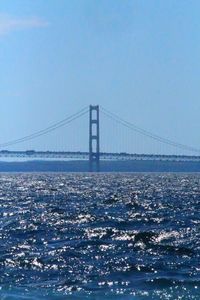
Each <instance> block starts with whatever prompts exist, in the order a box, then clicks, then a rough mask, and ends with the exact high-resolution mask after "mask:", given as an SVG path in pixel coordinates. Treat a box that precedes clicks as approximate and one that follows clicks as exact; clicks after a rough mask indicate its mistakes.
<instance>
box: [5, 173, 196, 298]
mask: <svg viewBox="0 0 200 300" xmlns="http://www.w3.org/2000/svg"><path fill="white" fill-rule="evenodd" d="M0 215H1V217H0V286H1V288H0V289H1V290H0V299H92V300H93V299H106V300H107V299H128V300H129V299H200V175H198V174H193V175H187V174H185V175H181V174H179V175H176V174H164V175H163V174H93V175H91V174H14V175H10V174H4V175H1V176H0Z"/></svg>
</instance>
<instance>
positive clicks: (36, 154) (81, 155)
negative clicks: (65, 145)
mask: <svg viewBox="0 0 200 300" xmlns="http://www.w3.org/2000/svg"><path fill="white" fill-rule="evenodd" d="M0 158H26V159H31V158H32V159H64V160H65V159H80V160H88V159H89V152H73V151H71V152H70V151H64V152H63V151H34V150H28V151H9V150H1V151H0ZM100 159H101V160H113V161H114V160H115V161H116V160H118V161H123V160H124V161H125V160H155V161H195V162H200V156H189V155H159V154H158V155H155V154H131V153H105V152H101V153H100Z"/></svg>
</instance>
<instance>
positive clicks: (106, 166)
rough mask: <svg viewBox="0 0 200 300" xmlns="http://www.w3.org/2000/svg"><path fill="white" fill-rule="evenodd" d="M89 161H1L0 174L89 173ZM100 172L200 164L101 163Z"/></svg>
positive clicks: (199, 166) (199, 168)
mask: <svg viewBox="0 0 200 300" xmlns="http://www.w3.org/2000/svg"><path fill="white" fill-rule="evenodd" d="M88 171H89V163H88V161H83V160H80V161H21V162H4V161H0V172H88ZM100 172H200V162H187V161H186V162H178V161H152V160H149V161H148V160H146V161H138V160H133V161H101V164H100Z"/></svg>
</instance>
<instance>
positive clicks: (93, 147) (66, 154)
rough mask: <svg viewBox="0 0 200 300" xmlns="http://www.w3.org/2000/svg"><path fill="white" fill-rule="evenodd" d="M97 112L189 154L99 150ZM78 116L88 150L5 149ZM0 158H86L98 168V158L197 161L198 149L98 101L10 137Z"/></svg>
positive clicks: (65, 123) (48, 131) (47, 131)
mask: <svg viewBox="0 0 200 300" xmlns="http://www.w3.org/2000/svg"><path fill="white" fill-rule="evenodd" d="M100 114H101V115H104V116H105V117H107V118H108V119H109V120H111V121H112V122H114V123H117V124H119V125H120V126H122V127H124V128H126V129H128V130H129V131H130V132H134V133H136V134H137V135H139V136H143V137H146V138H148V139H150V140H153V141H154V142H156V143H159V144H163V145H167V146H169V147H172V148H173V149H179V150H180V151H182V153H185V152H187V153H188V152H189V153H191V154H187V155H186V154H162V153H159V154H155V153H153V154H148V153H137V152H136V151H135V152H127V151H125V152H123V151H120V152H111V151H102V150H101V149H102V144H101V128H100V123H101V122H100ZM82 116H89V122H88V123H89V130H88V151H67V150H69V149H67V150H66V151H49V150H46V151H39V150H38V151H37V150H8V148H9V147H14V146H16V145H18V144H21V143H25V142H27V141H31V140H34V139H37V138H39V137H44V136H45V135H48V134H49V133H51V132H54V131H57V130H58V129H59V128H61V127H64V128H66V127H67V125H69V124H71V123H73V122H74V121H75V120H77V119H80V118H81V117H82ZM0 158H23V159H54V160H56V159H60V160H70V159H71V160H88V161H89V168H90V170H91V171H93V170H95V171H98V170H99V169H100V161H101V160H109V161H125V160H126V161H127V160H148V161H149V160H150V161H177V162H178V161H182V162H186V161H191V162H200V149H196V148H194V147H191V146H188V145H184V144H181V143H177V142H174V141H172V140H170V139H166V138H163V137H161V136H158V135H156V134H153V133H151V132H148V131H147V130H144V129H142V128H140V127H138V126H136V125H134V124H132V123H130V122H127V121H125V120H123V119H122V118H120V117H119V116H117V115H115V114H113V113H112V112H109V111H108V110H106V109H105V108H103V107H100V106H99V105H90V106H89V107H86V108H83V109H82V110H80V111H79V112H77V113H75V114H73V115H71V116H69V117H67V118H65V119H63V120H61V121H59V122H57V123H54V124H53V125H51V126H49V127H47V128H45V129H42V130H39V131H36V132H34V133H32V134H29V135H26V136H24V137H22V138H18V139H14V140H11V141H8V142H5V143H1V144H0Z"/></svg>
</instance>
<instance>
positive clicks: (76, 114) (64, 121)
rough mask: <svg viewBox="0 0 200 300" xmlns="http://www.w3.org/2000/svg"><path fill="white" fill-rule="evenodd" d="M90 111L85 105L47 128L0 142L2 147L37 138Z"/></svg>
mask: <svg viewBox="0 0 200 300" xmlns="http://www.w3.org/2000/svg"><path fill="white" fill-rule="evenodd" d="M88 111H89V109H88V107H84V108H83V109H81V110H80V111H78V112H77V113H75V114H73V115H71V116H69V117H66V118H64V119H63V120H61V121H59V122H56V123H54V124H52V125H50V126H48V127H47V128H44V129H42V130H39V131H36V132H34V133H32V134H29V135H26V136H24V137H22V138H18V139H15V140H11V141H8V142H6V143H1V144H0V148H3V147H8V146H13V145H16V144H19V143H23V142H26V141H29V140H32V139H35V138H37V137H39V136H43V135H46V134H48V133H50V132H52V131H54V130H56V129H58V128H60V127H64V126H66V125H68V124H70V123H72V122H73V121H75V120H76V119H79V118H81V117H82V116H84V115H85V114H87V113H88Z"/></svg>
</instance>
